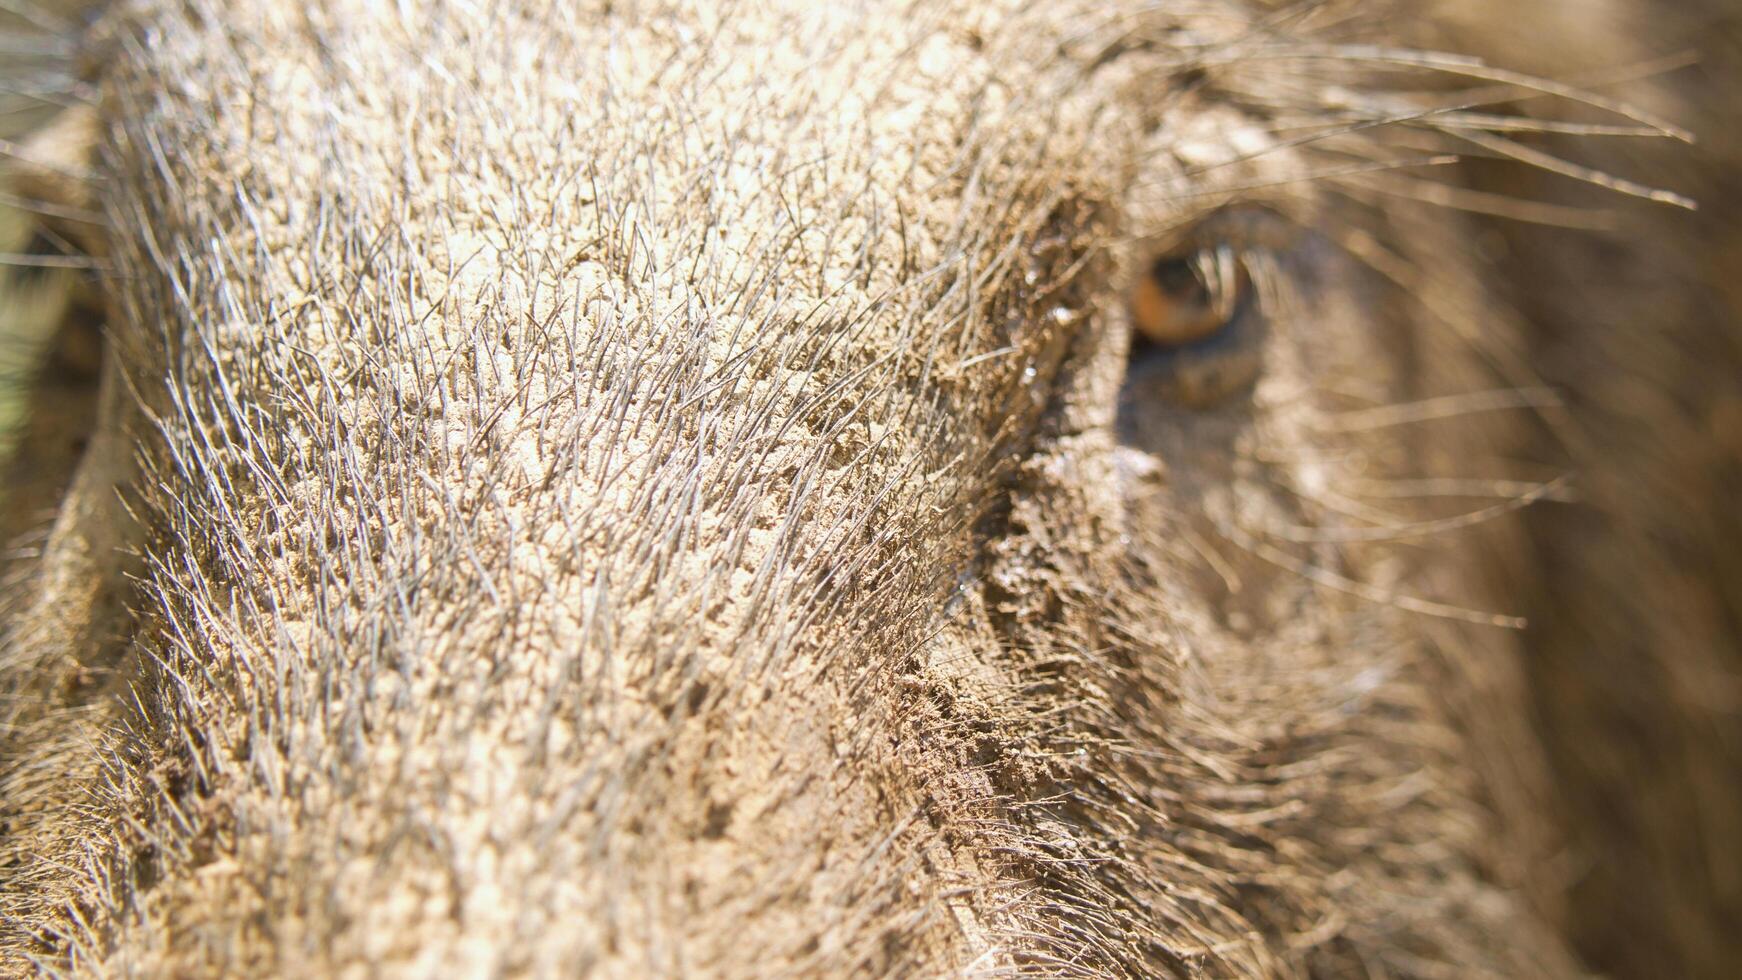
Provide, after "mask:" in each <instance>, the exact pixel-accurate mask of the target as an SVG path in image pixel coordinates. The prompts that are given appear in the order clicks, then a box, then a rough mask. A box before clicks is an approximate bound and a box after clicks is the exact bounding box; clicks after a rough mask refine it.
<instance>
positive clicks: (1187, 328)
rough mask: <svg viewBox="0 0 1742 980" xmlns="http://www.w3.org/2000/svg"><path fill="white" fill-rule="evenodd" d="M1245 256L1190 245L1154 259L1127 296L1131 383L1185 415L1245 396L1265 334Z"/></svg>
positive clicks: (1226, 247) (1230, 248) (1255, 376)
mask: <svg viewBox="0 0 1742 980" xmlns="http://www.w3.org/2000/svg"><path fill="white" fill-rule="evenodd" d="M1262 305H1263V304H1261V303H1260V302H1259V297H1258V290H1257V289H1256V287H1255V286H1254V283H1253V277H1252V267H1251V263H1250V261H1249V258H1248V256H1246V255H1244V254H1242V252H1241V251H1240V250H1238V249H1236V248H1235V247H1234V246H1232V245H1230V244H1212V245H1207V246H1201V245H1193V246H1191V247H1188V248H1186V249H1184V250H1182V251H1179V252H1175V253H1171V254H1166V255H1163V256H1161V257H1160V258H1157V259H1155V260H1154V261H1153V262H1152V263H1151V264H1150V265H1149V266H1148V268H1147V269H1146V270H1145V271H1144V273H1143V275H1141V276H1139V277H1138V279H1137V282H1136V283H1135V285H1134V286H1133V288H1132V290H1131V294H1130V313H1131V324H1132V328H1133V331H1132V350H1131V371H1130V377H1129V381H1130V382H1133V383H1136V384H1139V385H1141V386H1142V387H1144V388H1145V389H1148V390H1150V391H1153V392H1154V393H1156V394H1157V395H1159V396H1160V397H1161V398H1164V399H1166V400H1167V401H1169V402H1172V403H1174V404H1176V405H1179V406H1181V407H1185V408H1198V409H1201V408H1210V407H1213V406H1215V405H1217V404H1219V403H1221V402H1223V401H1226V400H1228V399H1230V398H1232V397H1234V396H1235V395H1239V394H1242V393H1244V392H1246V391H1248V390H1250V389H1251V387H1252V385H1253V384H1254V383H1255V382H1256V381H1257V379H1258V374H1259V370H1260V368H1261V367H1262V362H1263V357H1262V354H1263V341H1264V338H1265V334H1266V333H1267V330H1266V324H1265V322H1264V313H1263V309H1262Z"/></svg>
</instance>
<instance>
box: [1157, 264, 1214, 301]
mask: <svg viewBox="0 0 1742 980" xmlns="http://www.w3.org/2000/svg"><path fill="white" fill-rule="evenodd" d="M1149 276H1150V278H1151V279H1153V280H1155V284H1156V285H1157V286H1160V287H1161V290H1162V292H1164V293H1166V294H1168V295H1169V296H1172V297H1173V298H1174V299H1176V300H1179V301H1181V302H1190V303H1194V304H1203V303H1207V302H1209V290H1207V289H1205V288H1204V281H1203V277H1202V276H1200V275H1199V274H1198V269H1197V266H1196V265H1195V264H1194V263H1193V262H1192V260H1191V259H1189V258H1173V259H1157V260H1156V262H1155V264H1154V265H1152V266H1150V268H1149Z"/></svg>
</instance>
